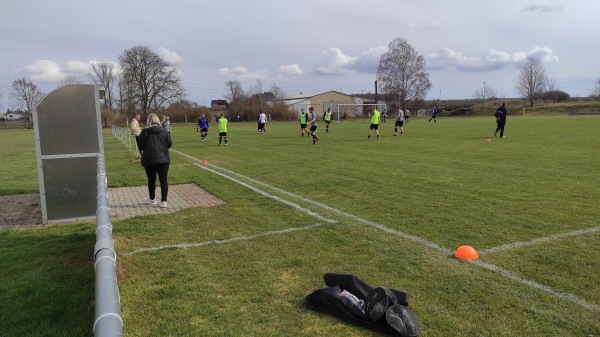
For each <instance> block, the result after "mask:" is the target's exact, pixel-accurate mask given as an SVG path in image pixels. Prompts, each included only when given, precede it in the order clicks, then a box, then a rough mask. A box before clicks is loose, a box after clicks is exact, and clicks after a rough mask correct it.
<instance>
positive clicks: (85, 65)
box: [66, 61, 93, 73]
mask: <svg viewBox="0 0 600 337" xmlns="http://www.w3.org/2000/svg"><path fill="white" fill-rule="evenodd" d="M92 62H93V61H88V62H83V61H69V62H67V69H66V70H67V71H68V72H70V73H88V72H89V71H90V68H91V65H92Z"/></svg>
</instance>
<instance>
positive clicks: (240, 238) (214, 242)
mask: <svg viewBox="0 0 600 337" xmlns="http://www.w3.org/2000/svg"><path fill="white" fill-rule="evenodd" d="M321 225H322V224H321V223H316V224H312V225H310V226H304V227H291V228H286V229H282V230H277V231H268V232H264V233H259V234H254V235H246V236H238V237H234V238H230V239H225V240H210V241H204V242H197V243H181V244H172V245H164V246H158V247H150V248H139V249H135V250H132V251H130V252H126V253H121V254H119V255H122V256H131V255H134V254H137V253H142V252H155V251H159V250H164V249H173V248H192V247H202V246H208V245H222V244H226V243H231V242H236V241H246V240H252V239H256V238H261V237H265V236H271V235H277V234H285V233H290V232H295V231H302V230H307V229H313V228H316V227H319V226H321Z"/></svg>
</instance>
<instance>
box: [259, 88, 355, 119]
mask: <svg viewBox="0 0 600 337" xmlns="http://www.w3.org/2000/svg"><path fill="white" fill-rule="evenodd" d="M269 103H271V104H274V103H283V104H285V105H287V106H288V108H289V109H290V110H292V111H294V112H295V113H297V114H298V118H299V116H300V111H301V109H304V110H305V111H307V112H308V108H310V107H313V108H314V109H315V112H316V113H317V118H318V119H322V118H323V112H325V111H326V110H327V109H328V108H329V109H331V111H332V112H333V115H334V116H333V117H334V119H338V112H339V118H341V119H344V118H356V117H358V116H359V115H361V114H362V108H361V109H360V113H359V112H357V109H358V107H357V106H353V105H351V104H361V103H362V100H361V99H357V98H355V97H353V96H350V95H346V94H344V93H342V92H339V91H325V92H317V93H307V94H304V93H300V94H298V95H294V96H289V97H286V98H285V99H271V100H269Z"/></svg>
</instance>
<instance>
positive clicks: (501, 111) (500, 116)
mask: <svg viewBox="0 0 600 337" xmlns="http://www.w3.org/2000/svg"><path fill="white" fill-rule="evenodd" d="M506 115H508V110H506V103H504V102H502V105H500V106H499V107H498V109H497V110H496V113H495V116H496V124H497V126H496V131H494V137H496V135H497V134H498V131H500V138H504V126H505V125H506Z"/></svg>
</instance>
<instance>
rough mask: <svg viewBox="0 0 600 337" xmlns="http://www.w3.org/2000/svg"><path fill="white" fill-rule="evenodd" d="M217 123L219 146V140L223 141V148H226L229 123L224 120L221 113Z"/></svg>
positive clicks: (223, 115)
mask: <svg viewBox="0 0 600 337" xmlns="http://www.w3.org/2000/svg"><path fill="white" fill-rule="evenodd" d="M217 123H219V145H221V140H223V141H224V142H225V146H227V126H229V121H228V120H227V118H225V114H224V113H221V118H219V120H218V121H217Z"/></svg>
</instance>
